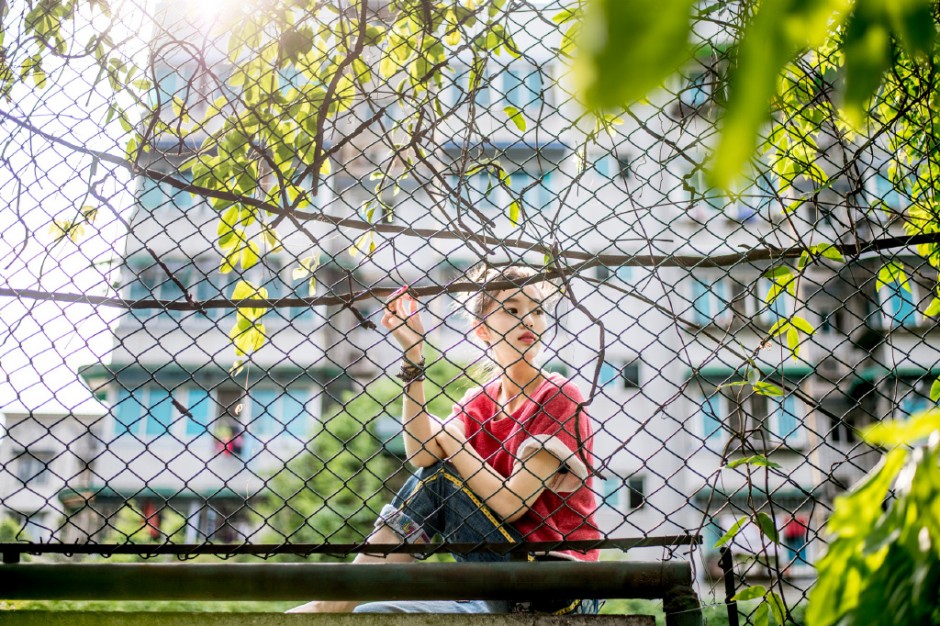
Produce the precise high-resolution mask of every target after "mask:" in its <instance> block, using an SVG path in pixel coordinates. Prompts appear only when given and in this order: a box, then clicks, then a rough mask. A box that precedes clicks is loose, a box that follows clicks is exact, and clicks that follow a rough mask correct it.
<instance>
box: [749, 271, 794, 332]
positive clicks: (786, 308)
mask: <svg viewBox="0 0 940 626" xmlns="http://www.w3.org/2000/svg"><path fill="white" fill-rule="evenodd" d="M772 286H773V283H772V281H770V280H769V279H767V278H761V279H760V280H758V281H757V293H756V294H754V295H755V297H756V298H757V311H758V313H759V315H758V319H759V320H760V323H761V324H763V325H764V326H773V325H774V324H776V323H777V322H778V321H779V320H781V319H786V318H789V317H791V316H792V315H793V313H794V300H793V296H791V295H790V294H789V293H788V292H786V291H784V292H782V293H781V294H780V295H778V296H777V297H776V298H775V299H774V301H773V302H772V303H770V304H769V305H768V304H767V300H766V298H767V294H768V293H769V292H770V288H771V287H772Z"/></svg>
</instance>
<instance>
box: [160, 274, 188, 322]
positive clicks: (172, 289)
mask: <svg viewBox="0 0 940 626" xmlns="http://www.w3.org/2000/svg"><path fill="white" fill-rule="evenodd" d="M171 271H172V272H173V276H174V277H175V278H176V280H173V279H171V278H170V277H169V276H166V275H164V277H163V284H162V285H161V286H160V297H161V298H162V299H164V300H175V301H177V302H185V298H184V297H183V290H182V289H180V287H179V285H177V284H176V282H177V281H179V282H180V283H181V284H182V285H183V286H184V287H186V286H187V285H188V284H189V268H179V269H173V270H171ZM167 313H168V314H169V315H170V317H172V318H173V319H180V318H181V317H183V315H190V313H189V312H188V311H174V310H170V311H167Z"/></svg>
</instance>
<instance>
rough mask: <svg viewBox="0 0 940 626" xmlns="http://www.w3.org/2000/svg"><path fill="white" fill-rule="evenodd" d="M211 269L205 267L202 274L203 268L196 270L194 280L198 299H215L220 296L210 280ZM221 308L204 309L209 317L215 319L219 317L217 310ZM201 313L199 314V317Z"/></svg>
mask: <svg viewBox="0 0 940 626" xmlns="http://www.w3.org/2000/svg"><path fill="white" fill-rule="evenodd" d="M213 271H214V270H212V269H206V270H205V272H206V274H203V273H202V272H203V270H202V269H199V270H197V272H198V274H197V281H196V287H195V289H196V299H197V300H199V301H205V300H215V299H217V298H221V297H222V294H220V293H219V288H218V286H217V285H215V284H214V283H213V282H212V274H213ZM220 310H221V309H206V313H208V315H209V319H216V318H217V317H219V311H220ZM201 316H202V315H201V314H200V317H201Z"/></svg>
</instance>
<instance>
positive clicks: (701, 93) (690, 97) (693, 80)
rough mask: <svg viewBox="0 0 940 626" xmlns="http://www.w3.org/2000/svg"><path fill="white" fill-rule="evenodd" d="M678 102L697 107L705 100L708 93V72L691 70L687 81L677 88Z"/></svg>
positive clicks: (693, 107)
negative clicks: (680, 87)
mask: <svg viewBox="0 0 940 626" xmlns="http://www.w3.org/2000/svg"><path fill="white" fill-rule="evenodd" d="M678 95H679V102H681V103H682V104H683V105H684V106H686V107H688V108H690V109H698V108H699V107H701V106H702V105H704V104H705V103H706V102H708V98H709V95H710V85H709V80H708V72H705V71H698V72H693V73H692V74H691V75H690V76H689V80H688V82H687V83H686V84H685V86H683V87H682V89H680V90H679V94H678Z"/></svg>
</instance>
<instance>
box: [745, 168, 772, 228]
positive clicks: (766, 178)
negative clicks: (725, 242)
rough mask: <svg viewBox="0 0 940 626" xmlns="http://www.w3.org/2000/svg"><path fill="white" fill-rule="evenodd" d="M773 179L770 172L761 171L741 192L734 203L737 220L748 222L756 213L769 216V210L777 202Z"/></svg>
mask: <svg viewBox="0 0 940 626" xmlns="http://www.w3.org/2000/svg"><path fill="white" fill-rule="evenodd" d="M773 180H774V179H773V176H772V175H771V174H770V173H767V172H762V173H760V174H758V175H757V177H756V178H755V179H754V181H753V183H752V184H751V185H750V186H749V187H748V188H747V189H746V190H745V191H744V192H743V193H741V195H740V196H739V199H738V201H737V204H736V210H737V215H736V216H735V217H736V219H737V220H738V221H739V222H749V221H751V220H752V219H754V218H756V217H757V216H758V215H763V216H764V217H765V218H767V219H769V218H770V211H771V209H772V208H773V207H774V203H776V202H777V191H776V189H775V188H774V184H773ZM778 206H779V204H778Z"/></svg>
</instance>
